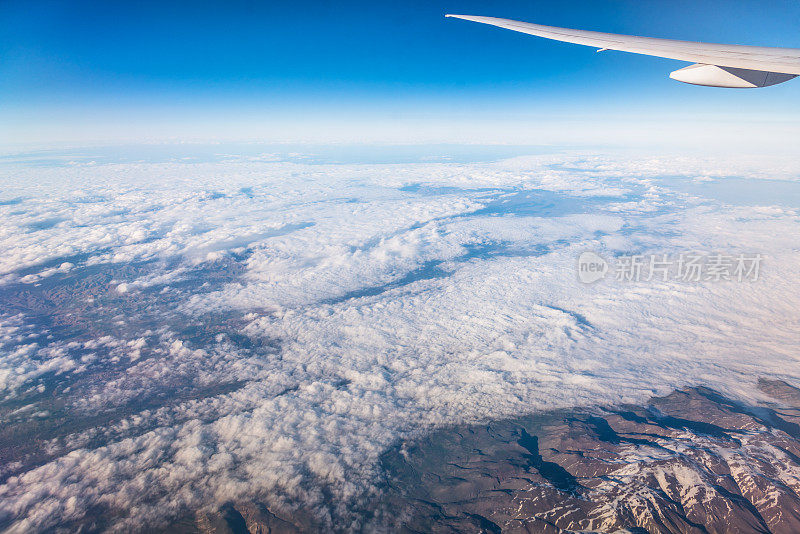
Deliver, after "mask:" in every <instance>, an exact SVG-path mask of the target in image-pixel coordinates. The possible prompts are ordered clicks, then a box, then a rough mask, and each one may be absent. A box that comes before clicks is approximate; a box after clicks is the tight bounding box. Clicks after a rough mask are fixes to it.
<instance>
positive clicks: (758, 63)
mask: <svg viewBox="0 0 800 534" xmlns="http://www.w3.org/2000/svg"><path fill="white" fill-rule="evenodd" d="M446 16H447V17H453V18H458V19H464V20H470V21H473V22H480V23H483V24H490V25H492V26H497V27H500V28H505V29H508V30H514V31H517V32H522V33H527V34H529V35H536V36H538V37H544V38H546V39H553V40H555V41H563V42H565V43H574V44H580V45H585V46H592V47H595V48H598V49H600V50H617V51H620V52H632V53H634V54H644V55H648V56H657V57H662V58H668V59H677V60H681V61H688V62H691V63H694V65H690V66H689V67H686V68H684V69H680V70H677V71H675V72H673V73H672V74H670V78H672V79H674V80H678V81H681V82H684V83H690V84H693V85H706V86H711V87H735V88H752V87H767V86H770V85H776V84H779V83H783V82H786V81H789V80H791V79H792V78H795V77H797V76H798V75H800V49H796V48H767V47H759V46H742V45H720V44H709V43H695V42H691V41H674V40H671V39H655V38H652V37H634V36H631V35H616V34H613V33H600V32H591V31H583V30H570V29H567V28H556V27H553V26H542V25H540V24H530V23H528V22H519V21H516V20H509V19H499V18H495V17H474V16H470V15H446Z"/></svg>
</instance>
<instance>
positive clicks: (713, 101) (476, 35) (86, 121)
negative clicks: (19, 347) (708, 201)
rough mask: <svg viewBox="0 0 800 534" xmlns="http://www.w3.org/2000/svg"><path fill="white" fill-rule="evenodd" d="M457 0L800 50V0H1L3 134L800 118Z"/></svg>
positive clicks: (522, 14)
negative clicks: (516, 27) (520, 28)
mask: <svg viewBox="0 0 800 534" xmlns="http://www.w3.org/2000/svg"><path fill="white" fill-rule="evenodd" d="M447 12H451V13H464V14H478V15H492V16H499V17H508V18H514V19H519V20H526V21H531V22H538V23H543V24H551V25H559V26H567V27H576V28H582V29H591V30H600V31H608V32H618V33H629V34H637V35H648V36H656V37H669V38H677V39H686V40H701V41H708V42H721V43H737V44H756V45H765V46H785V47H799V48H800V3H798V2H796V1H790V0H771V1H770V2H764V1H763V0H760V1H755V0H725V1H723V0H702V1H700V0H695V1H688V0H670V1H655V0H636V1H629V0H615V1H610V0H594V1H585V0H581V1H560V2H554V1H540V0H529V1H524V2H523V1H511V0H507V1H495V2H479V1H474V0H472V1H455V0H454V1H428V2H421V1H420V2H330V1H314V2H296V3H295V2H280V3H278V2H259V1H254V0H249V1H228V2H224V3H223V2H204V1H193V2H163V1H162V2H149V1H143V2H105V3H100V2H83V1H72V2H66V1H41V0H25V1H18V0H3V1H2V2H1V3H0V102H2V103H1V104H0V106H1V107H0V120H3V122H5V123H6V124H7V126H8V127H9V128H8V129H6V134H5V135H4V136H3V138H2V141H5V142H13V141H15V140H17V141H21V140H24V141H36V140H39V139H40V140H42V141H52V140H65V141H69V140H71V139H80V138H95V139H104V138H111V137H114V136H119V134H121V133H122V134H127V136H128V137H129V138H136V137H137V136H140V137H148V136H150V137H158V136H159V135H160V134H164V135H166V136H167V137H170V136H171V137H173V138H179V137H181V136H182V135H189V134H193V135H195V134H196V135H197V136H199V137H202V136H203V135H206V134H207V135H208V137H210V138H212V137H215V136H222V137H237V134H238V133H241V134H242V135H241V137H248V136H250V137H258V136H263V137H265V138H267V137H269V138H270V140H279V139H282V138H283V137H285V138H286V139H290V138H291V139H293V140H294V139H300V138H302V137H303V136H304V134H309V135H308V137H309V138H310V139H311V138H314V136H315V135H316V133H319V132H321V131H324V132H325V135H327V136H329V137H330V138H331V139H332V140H336V138H337V135H338V136H341V137H342V138H343V139H344V138H348V139H350V138H353V139H357V140H359V139H360V140H369V139H370V136H373V135H374V136H375V137H376V138H377V137H380V136H379V135H378V134H377V133H376V132H377V130H376V128H377V129H379V130H381V131H383V132H384V133H386V132H395V133H397V136H398V137H399V138H402V136H403V135H404V134H403V133H398V132H406V133H410V134H412V135H410V137H409V139H410V140H413V139H411V138H412V137H414V135H413V133H414V132H416V133H419V131H421V130H423V129H428V130H429V131H430V132H433V134H432V135H431V138H432V139H433V138H436V136H441V137H442V139H443V140H445V138H446V137H447V135H449V134H452V133H454V129H455V130H463V129H464V128H466V129H469V128H470V125H472V127H473V128H475V129H476V131H478V130H480V131H481V132H482V133H483V134H486V131H487V130H486V128H484V127H483V126H476V125H485V124H489V123H492V124H494V125H495V126H497V125H499V124H504V125H505V126H499V127H498V128H499V129H498V132H499V131H500V130H503V131H505V132H508V130H509V129H508V127H507V126H508V124H517V125H518V126H519V127H520V128H522V129H525V128H526V126H525V124H524V122H523V121H526V120H527V121H530V120H532V119H534V118H535V119H537V120H539V121H541V122H543V123H545V122H546V123H547V124H551V125H552V124H555V125H564V124H570V125H572V126H571V127H574V126H578V127H579V128H583V129H586V128H595V127H597V126H598V125H602V124H603V123H604V121H606V120H612V119H613V120H614V121H616V122H619V121H623V122H624V121H629V122H632V123H635V124H637V125H642V124H644V123H646V122H648V121H652V120H653V119H655V118H659V119H660V120H672V121H674V122H676V123H680V122H683V121H692V122H697V123H709V122H714V123H716V124H724V123H726V122H730V121H731V120H734V121H745V122H758V123H759V124H764V123H775V124H778V127H777V130H779V131H782V130H781V128H787V127H789V128H793V126H791V125H789V126H787V124H786V123H787V122H794V123H796V122H797V119H798V117H800V98H798V95H800V83H799V82H797V81H795V82H793V83H792V82H790V83H788V84H785V85H782V86H777V87H774V88H771V89H766V90H760V91H730V90H713V89H707V88H697V87H690V86H686V85H683V84H679V83H677V82H673V81H670V80H668V79H667V75H668V73H669V72H670V71H672V70H675V69H677V68H680V67H682V66H683V65H685V64H684V63H681V62H676V61H670V60H662V59H658V58H647V57H642V56H636V55H630V54H623V53H616V52H608V53H603V54H596V53H594V52H593V51H592V50H591V49H588V48H584V47H580V46H574V45H567V44H562V43H554V42H550V41H546V40H543V39H538V38H534V37H529V36H525V35H522V34H518V33H514V32H509V31H504V30H500V29H497V28H492V27H486V26H482V25H478V24H474V23H469V22H465V21H459V20H453V19H445V18H444V17H443V15H444V14H445V13H447ZM637 121H640V122H637ZM649 124H656V125H657V121H656V122H654V123H649ZM741 124H744V123H743V122H742V123H741ZM620 128H622V129H624V126H620V127H619V128H618V129H620ZM653 128H657V126H653ZM511 129H512V130H513V128H511ZM650 129H652V128H650ZM723 129H724V128H723ZM344 130H346V132H345V131H344ZM359 131H361V132H362V133H361V135H360V136H359V135H358V134H357V132H359ZM792 131H794V130H792ZM10 132H11V133H10ZM282 132H283V134H282ZM311 132H316V133H315V134H311ZM353 132H356V135H355V136H354V135H352V134H353ZM782 135H784V134H782ZM484 136H485V137H487V139H486V140H491V135H484ZM122 137H125V135H122ZM501 137H502V136H501V135H498V138H497V140H498V141H499V142H502V141H504V139H501ZM584 137H585V135H584Z"/></svg>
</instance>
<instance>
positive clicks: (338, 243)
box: [0, 154, 800, 532]
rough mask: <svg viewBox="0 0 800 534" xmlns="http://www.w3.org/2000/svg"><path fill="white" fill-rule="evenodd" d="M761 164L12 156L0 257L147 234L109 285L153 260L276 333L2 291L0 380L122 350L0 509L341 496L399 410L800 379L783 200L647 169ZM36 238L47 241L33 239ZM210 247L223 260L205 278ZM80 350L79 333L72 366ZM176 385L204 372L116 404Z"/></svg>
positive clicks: (359, 480)
mask: <svg viewBox="0 0 800 534" xmlns="http://www.w3.org/2000/svg"><path fill="white" fill-rule="evenodd" d="M748 165H750V166H748ZM756 167H757V166H753V165H751V164H750V163H748V160H746V159H742V160H738V161H726V162H723V163H720V162H714V161H709V160H706V159H701V160H689V159H683V160H672V159H665V158H638V159H637V158H632V157H630V156H625V157H623V156H619V157H610V156H602V157H601V156H597V155H588V156H586V155H580V154H572V155H560V156H537V157H526V158H515V159H513V160H507V161H503V162H498V163H487V164H416V165H402V166H399V165H300V164H287V163H281V162H275V161H257V162H252V161H251V162H238V161H231V162H226V163H220V164H126V165H94V166H91V167H67V168H58V169H36V170H30V169H27V170H23V171H20V172H24V173H30V174H31V176H34V175H35V176H36V178H37V180H36V181H35V183H36V185H35V186H34V185H30V184H32V183H34V182H33V180H27V181H26V180H23V181H21V182H15V185H14V186H13V189H14V191H13V192H12V194H13V195H14V196H22V197H24V198H25V199H26V200H25V201H24V203H23V204H20V205H15V206H0V210H2V213H0V215H2V216H3V217H5V220H6V221H8V224H7V227H6V226H4V227H3V230H2V231H1V232H0V250H1V251H2V252H3V254H2V255H0V270H1V272H2V273H14V272H16V271H18V270H20V269H31V270H32V271H31V274H32V275H35V277H36V280H38V281H42V280H47V279H48V278H52V277H57V276H61V275H63V274H69V275H70V276H73V275H74V276H79V273H80V272H81V271H80V270H81V269H82V268H85V267H86V266H87V265H89V266H100V267H102V266H103V264H106V263H108V262H116V263H118V264H126V263H129V262H134V261H152V264H151V265H150V267H149V268H147V269H145V270H143V272H142V274H139V275H136V276H133V277H132V278H131V279H129V280H128V279H126V280H124V281H123V280H116V282H115V283H116V284H117V285H116V288H117V290H119V289H120V288H121V287H126V288H127V289H128V291H129V292H128V293H124V295H119V294H118V295H117V296H116V297H115V298H125V295H133V294H136V298H151V299H159V298H160V297H159V294H158V293H156V292H153V293H152V294H150V295H149V296H142V294H141V292H137V291H134V290H141V291H144V290H145V289H147V288H153V287H158V286H165V289H168V290H169V291H170V292H171V294H172V295H177V297H175V298H178V299H179V300H178V303H179V310H176V311H175V313H178V312H180V313H182V314H185V315H180V317H181V318H183V317H187V316H188V317H190V318H193V319H197V320H201V321H217V322H219V323H220V324H221V323H222V321H221V320H220V319H219V317H226V318H227V317H237V318H238V319H237V320H239V321H241V322H240V323H231V324H232V325H233V326H231V324H227V326H226V328H227V330H226V332H230V331H231V330H235V331H236V332H235V333H237V334H244V335H246V336H247V337H248V339H249V340H251V341H260V342H264V343H271V344H272V345H271V348H270V350H262V351H258V350H251V349H249V348H246V347H242V346H240V345H238V344H237V343H236V342H234V341H232V340H231V339H229V338H228V337H227V336H228V333H217V334H215V335H213V336H209V339H213V341H207V342H206V344H205V345H202V346H198V345H197V344H196V343H193V342H192V341H191V340H188V339H185V338H182V337H181V336H180V335H178V334H177V333H176V332H175V329H176V328H178V327H179V326H180V325H175V324H169V318H168V317H167V318H165V319H164V322H165V324H164V326H163V328H162V329H161V330H160V331H158V332H155V333H154V332H150V333H147V334H145V333H143V332H141V331H135V332H131V335H130V336H129V337H127V338H124V339H118V338H117V337H112V336H108V337H105V338H98V339H95V340H91V341H85V342H81V343H80V344H78V345H70V344H69V342H70V340H56V341H53V342H52V343H50V345H48V346H47V347H44V346H40V345H35V344H33V343H32V342H26V340H25V337H24V335H25V327H24V321H25V319H24V318H23V317H21V316H15V317H9V318H7V319H6V320H5V322H4V323H3V325H0V328H2V330H0V333H2V335H3V336H4V337H3V338H2V339H3V343H4V345H3V350H4V352H3V353H2V355H0V389H2V390H3V391H6V392H7V393H9V392H10V393H9V394H14V392H17V393H19V392H20V391H22V390H23V389H24V388H27V387H32V386H34V385H37V384H38V383H37V380H39V379H40V378H41V377H42V376H44V375H45V374H46V373H49V372H61V373H69V372H77V370H78V369H80V370H81V372H84V373H86V374H89V375H91V376H95V375H93V374H92V373H94V372H96V371H95V370H98V371H97V372H99V370H101V369H103V368H104V367H103V366H104V365H105V362H104V358H118V360H116V361H118V362H123V363H120V364H119V365H123V364H124V366H125V367H124V369H123V371H122V372H119V373H117V374H114V375H113V376H112V377H111V378H107V377H106V376H105V375H102V379H100V378H98V379H96V380H89V381H88V382H87V383H82V384H76V385H75V387H79V388H81V395H80V397H79V399H80V400H75V401H73V404H72V406H71V408H72V409H74V410H76V411H77V412H80V413H95V412H105V413H111V414H115V415H116V416H117V417H115V418H113V419H112V422H110V423H108V424H105V425H101V426H96V427H93V428H89V429H86V430H82V431H79V432H74V433H72V434H70V435H63V436H59V437H58V438H56V439H54V440H52V442H51V443H50V447H51V448H52V450H53V451H56V452H54V457H53V458H52V460H51V461H49V462H47V463H45V464H44V465H42V466H40V467H36V468H29V469H27V470H25V471H24V472H22V473H20V474H19V475H18V476H13V477H11V478H9V479H8V480H6V481H5V483H4V484H2V485H0V502H2V504H0V521H2V520H3V514H5V517H6V518H11V517H13V518H16V521H15V522H14V524H13V526H12V531H19V532H23V531H26V530H29V529H43V528H47V527H48V526H50V525H52V524H53V523H54V522H56V521H63V520H66V519H69V518H80V517H81V515H82V514H84V513H85V512H86V510H87V508H88V507H90V506H94V505H98V504H100V505H108V506H111V507H112V508H115V509H119V510H127V512H126V514H124V517H123V518H122V519H121V520H120V522H119V523H118V525H117V528H119V529H126V528H135V526H137V525H139V524H142V523H145V522H148V521H157V520H159V519H161V518H163V517H164V516H172V515H175V514H178V513H179V512H181V511H182V510H185V509H187V508H189V507H200V506H204V505H209V504H210V505H213V504H219V503H223V502H226V501H229V500H236V499H247V498H259V499H264V500H265V501H266V502H269V503H271V504H273V505H276V506H280V505H284V506H294V505H298V504H302V505H305V506H308V507H311V508H313V509H315V510H316V511H317V512H318V513H319V514H320V515H321V516H324V515H325V514H340V515H342V516H346V515H347V513H348V508H347V506H348V504H349V503H351V502H352V501H353V500H354V499H356V498H358V497H359V496H360V495H361V492H362V491H364V490H365V488H368V487H369V485H370V482H371V477H372V476H373V475H374V474H375V470H376V469H377V467H376V461H377V458H378V455H379V454H380V453H381V452H382V451H383V450H384V449H385V448H386V447H387V446H388V445H389V444H390V443H391V442H392V441H393V440H394V439H396V438H397V437H399V436H402V435H408V434H413V433H420V432H425V431H426V430H428V429H430V428H432V427H435V426H437V425H443V424H448V423H453V422H465V421H479V420H486V419H488V418H499V417H505V416H513V415H517V414H521V413H527V412H532V411H537V410H545V409H550V408H560V407H569V406H575V405H587V404H594V403H614V402H638V401H642V400H643V399H646V398H647V397H648V396H650V395H652V394H654V393H663V392H667V391H668V390H670V389H671V388H675V387H680V386H685V385H692V384H701V383H703V384H709V385H711V386H712V387H715V388H717V389H720V390H722V391H724V392H725V393H727V394H729V395H733V396H738V397H744V398H750V399H753V398H756V397H758V395H759V393H758V391H757V389H756V388H755V382H756V379H757V378H758V377H759V376H764V375H769V376H776V377H782V378H785V379H789V380H790V381H794V382H797V381H800V368H798V366H797V356H796V355H797V354H800V350H798V349H800V346H798V345H800V340H798V339H797V336H796V332H797V328H798V313H797V310H798V309H800V289H798V288H800V273H798V272H797V270H796V265H798V264H799V263H800V262H799V261H798V260H800V251H799V250H798V247H797V241H796V237H795V236H797V235H798V230H799V229H800V218H798V215H797V212H796V210H795V209H791V208H789V207H786V206H784V207H781V202H779V201H780V199H776V202H774V205H770V206H761V207H758V206H738V207H737V206H729V205H721V204H719V203H717V202H713V201H709V200H707V199H698V198H691V197H689V196H687V195H685V194H682V193H679V192H677V191H674V190H672V189H670V188H669V187H667V186H666V185H665V184H664V183H662V181H661V180H660V177H661V176H663V175H664V174H676V175H682V176H685V177H687V178H689V179H692V178H695V177H698V176H700V177H713V178H714V179H717V180H723V179H724V177H725V176H729V175H731V174H737V173H739V172H741V170H742V169H745V170H747V169H750V170H749V171H747V172H750V173H752V175H753V176H754V177H757V178H763V177H765V175H766V171H764V170H763V169H756ZM753 169H756V170H753ZM796 170H797V167H794V168H792V167H791V166H790V165H789V163H787V164H786V170H785V172H784V170H780V171H778V174H780V175H781V177H783V178H787V177H789V176H790V175H791V174H792V173H793V172H796ZM26 184H27V185H26ZM242 188H248V189H247V194H245V193H243V192H242ZM40 191H48V193H50V194H49V196H48V198H45V197H44V195H43V194H41V192H40ZM90 194H91V195H92V196H91V197H90V196H89V195H90ZM87 198H88V199H90V200H91V199H94V200H91V201H86V200H85V199H87ZM20 206H24V208H25V209H24V211H20ZM56 219H62V222H60V223H58V224H55V225H53V226H49V227H46V228H41V227H40V228H38V229H36V230H31V227H30V223H31V221H42V220H56ZM26 228H27V229H28V230H24V229H26ZM587 249H592V250H596V251H598V252H600V253H601V254H603V255H606V256H612V255H613V254H616V253H626V252H628V251H637V252H653V253H660V254H664V253H670V254H671V253H679V252H683V251H689V250H699V251H707V252H717V251H726V252H747V253H751V252H759V253H763V254H765V255H766V256H767V260H766V262H765V266H764V272H763V277H762V279H761V280H760V281H758V282H755V283H718V284H712V283H705V284H704V283H699V284H686V283H655V282H647V283H645V282H641V283H633V282H631V283H622V282H612V281H609V282H604V283H600V284H598V285H594V286H584V285H581V284H580V283H579V282H578V281H577V278H576V275H575V274H576V273H575V262H576V259H577V257H578V255H579V254H580V252H582V251H584V250H587ZM245 252H246V254H245ZM64 258H70V259H69V260H65V259H64ZM226 259H227V260H230V263H215V262H222V261H223V260H226ZM48 261H50V262H53V266H55V268H53V267H52V266H49V265H46V266H45V267H42V268H39V267H36V266H37V265H40V264H42V263H43V262H48ZM67 261H68V262H69V263H70V264H72V265H71V266H70V267H66V268H59V266H61V265H62V264H64V263H66V262H67ZM220 265H223V266H224V267H220ZM230 266H236V268H237V269H240V270H239V271H236V272H230V273H228V272H225V273H223V274H225V275H226V276H225V277H222V280H221V281H220V282H219V283H215V284H208V285H206V286H204V285H203V284H204V283H207V282H204V281H203V276H206V278H207V277H208V275H209V271H213V270H214V269H218V270H219V269H223V268H228V267H230ZM213 272H214V273H215V274H219V273H218V272H217V271H213ZM5 280H6V282H5V284H6V286H5V287H8V286H9V285H10V284H12V283H16V282H15V281H14V279H10V278H8V279H5ZM182 284H183V285H182ZM131 298H133V297H131ZM171 298H172V297H171ZM170 302H171V301H170ZM176 317H177V316H176ZM180 320H181V321H182V320H183V319H180ZM177 321H178V320H176V322H177ZM214 325H215V326H217V323H214ZM223 330H225V329H223ZM37 343H39V341H37ZM43 351H44V352H43ZM86 351H92V352H91V353H92V354H94V355H95V356H94V357H90V358H87V359H86V361H83V362H81V364H80V366H78V364H77V363H76V357H75V355H77V354H83V355H85V353H86ZM34 354H37V355H38V356H37V357H36V358H33V357H32V355H34ZM71 366H72V367H71ZM73 367H74V369H73ZM20 369H21V371H20ZM99 376H101V375H98V377H99ZM87 384H88V385H87ZM231 385H234V386H235V387H230V388H228V389H224V390H222V389H220V390H219V391H217V390H215V389H214V388H218V387H222V386H231ZM178 390H181V391H187V392H190V393H191V392H198V391H200V390H204V391H205V390H207V391H210V393H208V394H205V395H196V396H192V395H187V396H186V397H180V398H176V399H173V400H174V402H172V403H169V402H167V403H161V404H159V405H155V406H152V407H148V408H146V409H142V410H139V411H137V410H134V409H133V408H131V406H132V405H133V404H134V403H133V401H135V400H136V399H140V398H150V397H152V396H154V395H157V394H161V393H163V392H165V391H166V392H170V391H172V392H173V393H174V392H176V391H178ZM98 440H99V442H101V443H103V446H98V445H97V443H98ZM322 486H325V487H326V488H327V489H329V490H330V491H332V492H333V495H335V496H336V498H337V499H336V500H337V502H338V503H340V505H339V508H337V507H336V506H332V505H331V503H330V502H326V501H325V498H324V496H323V494H322V490H321V487H322Z"/></svg>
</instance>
